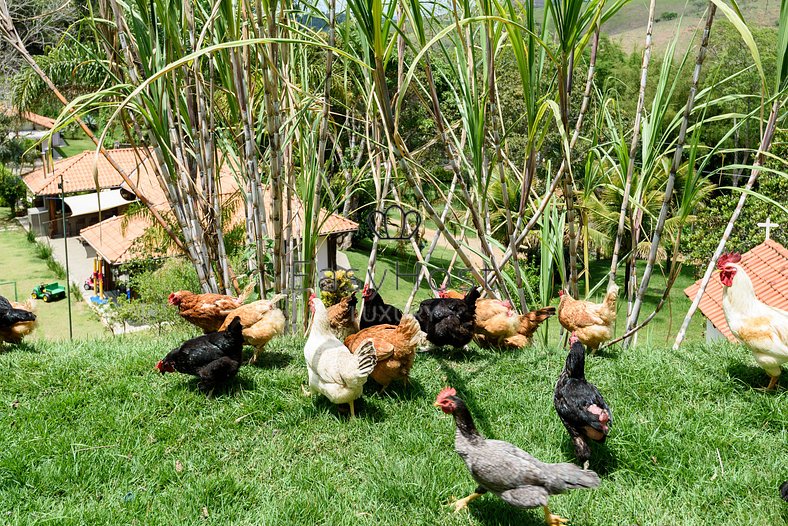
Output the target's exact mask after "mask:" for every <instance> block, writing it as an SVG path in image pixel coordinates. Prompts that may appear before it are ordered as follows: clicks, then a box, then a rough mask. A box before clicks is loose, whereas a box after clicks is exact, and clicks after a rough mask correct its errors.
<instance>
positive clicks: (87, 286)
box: [82, 274, 96, 290]
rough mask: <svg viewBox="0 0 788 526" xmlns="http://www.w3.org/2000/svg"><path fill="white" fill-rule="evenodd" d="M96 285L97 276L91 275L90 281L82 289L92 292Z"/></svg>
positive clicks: (86, 281) (87, 280)
mask: <svg viewBox="0 0 788 526" xmlns="http://www.w3.org/2000/svg"><path fill="white" fill-rule="evenodd" d="M95 283H96V280H95V276H94V274H91V275H90V277H88V279H86V280H85V283H83V284H82V287H83V288H84V289H85V290H90V289H92V288H93V287H94V285H95Z"/></svg>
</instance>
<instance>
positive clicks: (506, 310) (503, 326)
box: [438, 287, 555, 348]
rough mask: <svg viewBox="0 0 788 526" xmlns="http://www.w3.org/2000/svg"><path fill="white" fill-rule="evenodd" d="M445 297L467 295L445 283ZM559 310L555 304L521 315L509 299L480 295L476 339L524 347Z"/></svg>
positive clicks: (491, 344) (489, 344) (486, 344)
mask: <svg viewBox="0 0 788 526" xmlns="http://www.w3.org/2000/svg"><path fill="white" fill-rule="evenodd" d="M438 296H440V297H441V298H454V299H462V298H464V297H465V295H464V294H463V293H461V292H457V291H455V290H446V288H445V287H441V289H440V290H439V291H438ZM553 314H555V307H545V308H543V309H539V310H535V311H531V312H528V313H526V314H521V315H518V314H517V312H516V311H515V310H514V309H513V308H512V304H511V302H510V301H508V300H497V299H494V298H493V299H488V298H480V299H478V300H476V318H475V326H474V340H475V341H476V343H478V344H479V345H481V346H482V347H515V348H522V347H526V346H528V345H530V344H531V337H532V336H533V334H534V333H535V332H536V329H538V328H539V325H540V324H541V323H542V322H543V321H545V320H546V319H547V318H549V317H550V316H552V315H553Z"/></svg>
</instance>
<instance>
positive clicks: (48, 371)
mask: <svg viewBox="0 0 788 526" xmlns="http://www.w3.org/2000/svg"><path fill="white" fill-rule="evenodd" d="M185 336H187V335H186V334H183V333H171V334H167V335H165V336H163V337H151V336H150V335H131V336H124V337H117V338H104V339H98V340H92V341H88V342H84V341H83V342H79V343H77V342H75V343H73V344H69V343H67V342H59V343H48V342H35V343H34V344H32V345H31V346H27V347H25V348H23V349H10V350H5V351H4V352H3V353H2V354H0V368H1V369H2V370H3V371H4V376H3V382H2V383H0V427H2V429H3V430H4V431H3V433H2V434H0V450H1V451H2V452H3V455H2V456H0V509H2V510H4V511H3V515H2V521H1V522H2V524H4V525H9V526H16V525H20V526H21V525H30V524H44V523H48V524H59V525H62V526H68V525H74V526H76V525H83V524H91V525H115V524H145V525H148V526H153V525H168V526H172V525H187V524H188V525H196V524H206V525H208V524H217V525H219V524H221V525H235V524H238V525H241V524H243V525H251V524H255V525H279V524H289V525H295V524H304V525H307V524H308V525H313V524H336V525H366V524H370V525H372V524H374V525H402V524H414V525H416V524H419V525H457V526H459V525H469V524H470V525H500V526H503V525H507V524H514V523H517V524H524V525H534V526H535V525H541V524H543V519H542V512H541V510H534V511H522V510H514V509H512V508H510V507H508V506H507V505H506V504H504V503H503V502H502V501H500V500H499V499H497V498H495V497H494V496H491V495H487V496H484V497H483V498H481V499H479V500H477V501H475V502H474V503H473V504H472V505H471V506H470V511H469V512H464V513H459V514H456V515H455V514H454V513H452V512H451V509H450V508H448V507H447V506H445V505H446V504H447V503H449V502H450V501H452V500H453V499H456V498H459V497H461V496H464V495H466V494H467V493H469V492H470V491H472V490H473V488H474V487H475V485H474V483H473V481H472V479H471V477H470V476H469V474H468V473H467V471H466V469H465V467H464V466H463V464H462V461H461V460H460V458H459V457H458V456H457V455H456V454H455V453H454V451H453V450H452V448H453V446H452V444H453V440H454V424H453V423H452V421H451V419H450V418H449V417H447V416H446V415H443V414H441V413H440V412H439V411H438V410H436V409H435V408H434V407H433V406H432V402H433V400H434V399H435V395H436V393H437V392H438V391H439V390H440V389H441V388H442V387H444V386H445V385H447V384H449V385H452V386H454V387H456V388H457V390H458V392H459V394H460V395H462V396H463V397H464V398H465V400H466V401H467V403H468V405H469V407H470V408H471V410H472V411H473V413H474V414H475V416H476V423H477V425H478V426H479V428H480V429H481V430H482V432H484V433H485V434H487V435H488V436H490V437H494V438H500V439H506V440H509V441H512V442H514V443H515V444H517V445H519V446H521V447H523V448H525V449H526V450H527V451H529V452H530V453H532V454H534V455H535V456H537V457H539V458H542V459H543V460H545V461H551V462H557V461H571V460H572V458H573V457H572V449H571V445H570V442H569V439H568V436H567V434H566V432H565V430H564V428H563V427H562V425H561V423H560V422H559V420H558V418H557V417H556V415H555V413H554V410H553V407H552V390H553V386H554V384H555V379H556V377H557V376H558V374H559V372H560V370H561V367H562V365H563V361H564V357H565V356H566V354H565V352H564V351H563V350H561V349H557V348H553V347H551V348H532V349H527V350H524V351H522V352H493V351H479V350H475V349H474V350H471V351H469V352H466V353H459V354H455V355H453V356H434V355H430V354H420V355H418V357H417V360H416V363H415V366H414V369H413V377H412V384H411V385H410V386H409V387H408V388H403V387H402V386H392V387H391V388H390V390H389V392H387V393H386V394H375V393H368V394H367V395H366V396H365V398H364V400H363V401H362V402H360V403H358V405H357V406H356V407H357V409H358V410H359V417H358V418H356V419H355V420H348V418H347V417H346V416H342V415H340V414H338V412H337V410H336V408H335V407H333V406H332V405H331V404H329V403H328V402H327V401H326V400H325V399H322V398H320V397H313V398H306V397H304V396H303V395H302V394H301V388H300V385H301V384H302V383H304V382H305V380H306V372H305V367H304V362H303V355H302V350H301V349H302V340H300V339H279V340H276V341H274V342H273V343H272V344H271V346H270V348H269V349H268V350H267V352H266V353H264V354H263V356H262V358H261V360H260V362H259V363H258V365H257V366H255V367H252V366H246V367H243V368H242V369H241V372H240V373H239V377H238V379H237V381H236V382H235V383H234V384H233V385H232V386H231V387H230V388H229V390H228V391H227V392H224V393H219V394H218V395H217V396H216V397H215V398H206V397H205V396H204V395H202V394H200V393H199V392H198V391H197V389H196V382H195V381H194V380H193V379H190V378H187V377H184V376H182V375H177V374H173V375H167V376H161V375H159V374H157V373H156V372H155V371H154V369H153V364H155V363H156V360H157V359H159V358H160V357H161V356H162V355H163V354H164V353H165V352H166V351H167V350H169V349H170V348H171V347H173V346H175V345H176V344H177V343H178V342H179V341H181V339H182V338H184V337H185ZM587 374H588V377H589V379H591V380H592V381H594V382H595V383H596V384H597V385H598V386H599V388H600V389H601V390H602V392H603V393H604V395H605V397H606V399H607V401H608V403H609V404H610V406H611V407H612V408H613V412H614V418H615V422H614V425H613V431H612V434H611V435H610V438H609V440H608V442H607V444H606V445H605V446H604V447H595V448H594V451H595V453H594V454H595V456H594V457H592V460H591V467H592V468H593V469H596V470H598V471H599V472H600V474H601V475H602V477H603V483H602V486H601V487H600V488H599V489H597V490H594V491H576V492H572V493H569V494H566V495H560V496H555V497H552V498H551V508H552V510H553V511H554V512H555V513H558V514H560V515H562V516H564V517H568V518H570V519H571V524H573V525H575V526H596V525H598V526H603V525H604V526H608V525H611V524H642V525H665V524H671V525H675V526H689V525H699V524H715V525H731V526H734V525H736V526H738V525H742V524H748V525H753V526H761V525H762V526H767V525H776V524H781V523H783V522H784V521H785V520H786V519H788V508H787V507H786V505H785V503H784V502H782V501H781V500H780V498H779V496H778V491H777V488H778V485H779V483H780V482H782V481H783V480H784V479H785V478H786V477H788V456H786V455H785V454H784V445H785V443H786V439H788V436H787V435H786V433H787V432H788V431H787V429H788V391H786V390H785V387H786V380H785V379H783V380H782V381H781V386H782V389H781V390H779V391H777V392H770V393H764V392H762V391H758V390H756V389H755V388H757V387H761V386H763V385H764V383H765V375H764V373H763V371H762V370H761V369H760V368H757V367H755V365H754V363H753V360H752V357H751V356H750V353H749V352H747V351H746V350H744V349H743V348H741V347H738V346H730V345H719V346H712V347H709V346H703V345H692V346H689V347H686V348H683V349H681V350H680V351H678V352H674V351H671V350H669V349H664V348H659V347H657V348H648V347H640V348H638V349H636V350H634V351H631V352H615V353H609V354H607V355H605V356H602V357H593V358H589V359H588V364H587Z"/></svg>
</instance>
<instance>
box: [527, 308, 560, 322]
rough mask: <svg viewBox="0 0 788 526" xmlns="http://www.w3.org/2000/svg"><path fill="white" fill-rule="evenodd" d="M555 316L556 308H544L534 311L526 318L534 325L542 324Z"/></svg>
mask: <svg viewBox="0 0 788 526" xmlns="http://www.w3.org/2000/svg"><path fill="white" fill-rule="evenodd" d="M554 315H555V307H542V308H541V309H537V310H532V311H531V312H529V313H527V314H526V315H525V316H526V317H527V318H528V319H529V320H531V321H532V322H534V323H542V322H543V321H545V320H546V319H547V318H549V317H550V316H554Z"/></svg>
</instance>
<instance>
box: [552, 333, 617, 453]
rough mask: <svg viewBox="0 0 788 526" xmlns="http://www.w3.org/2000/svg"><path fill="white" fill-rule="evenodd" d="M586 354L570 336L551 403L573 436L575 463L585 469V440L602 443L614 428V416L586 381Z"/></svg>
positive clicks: (573, 335) (594, 388) (600, 396)
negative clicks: (564, 362) (580, 463)
mask: <svg viewBox="0 0 788 526" xmlns="http://www.w3.org/2000/svg"><path fill="white" fill-rule="evenodd" d="M585 355H586V350H585V348H584V347H583V344H582V343H580V341H579V340H578V339H577V336H575V334H574V333H573V334H572V337H571V338H570V339H569V355H568V356H567V357H566V364H565V365H564V370H563V371H561V376H559V377H558V383H556V384H555V394H554V396H553V404H554V405H555V410H556V412H557V413H558V416H559V418H561V422H563V423H564V426H565V427H566V430H567V431H569V436H570V437H572V443H573V445H574V447H575V456H576V457H577V460H578V461H580V462H583V466H584V467H585V468H588V459H589V458H591V449H590V448H589V446H588V442H587V441H588V440H593V441H596V442H600V443H604V442H605V439H606V438H607V434H608V433H609V432H610V426H611V425H613V413H612V412H611V411H610V408H609V407H608V406H607V404H606V403H605V400H604V398H602V395H601V394H600V393H599V389H597V388H596V386H594V384H591V383H589V382H588V381H586V376H585Z"/></svg>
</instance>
